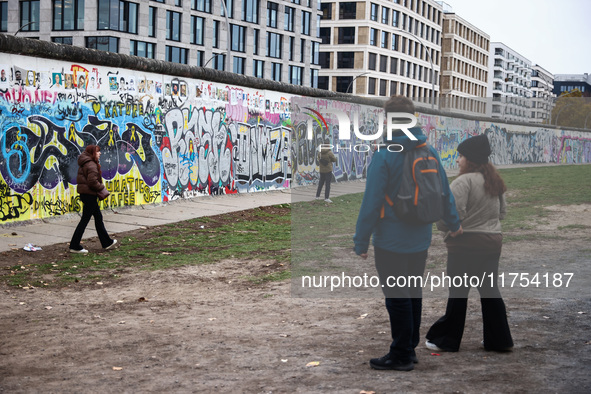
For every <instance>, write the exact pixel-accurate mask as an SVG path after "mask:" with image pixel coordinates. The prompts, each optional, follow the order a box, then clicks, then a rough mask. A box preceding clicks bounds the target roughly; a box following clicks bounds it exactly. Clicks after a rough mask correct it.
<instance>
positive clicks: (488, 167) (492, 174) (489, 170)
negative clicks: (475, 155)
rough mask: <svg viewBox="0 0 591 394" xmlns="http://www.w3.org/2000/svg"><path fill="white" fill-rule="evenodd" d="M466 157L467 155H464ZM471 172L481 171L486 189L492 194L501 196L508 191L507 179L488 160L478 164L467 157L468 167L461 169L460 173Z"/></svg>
mask: <svg viewBox="0 0 591 394" xmlns="http://www.w3.org/2000/svg"><path fill="white" fill-rule="evenodd" d="M464 157H466V156H464ZM470 172H479V173H481V174H482V176H483V177H484V191H485V192H486V194H488V195H490V196H501V195H503V193H505V192H506V191H507V186H506V185H505V181H503V178H501V175H500V174H499V172H498V171H497V169H496V168H495V166H494V165H493V164H492V163H490V162H488V163H486V164H476V163H474V162H472V161H470V160H468V159H466V168H464V170H463V171H460V175H463V174H468V173H470Z"/></svg>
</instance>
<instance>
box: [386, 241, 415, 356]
mask: <svg viewBox="0 0 591 394" xmlns="http://www.w3.org/2000/svg"><path fill="white" fill-rule="evenodd" d="M374 249H375V260H376V269H377V271H378V275H379V277H380V284H381V285H383V287H382V290H383V292H384V295H385V296H386V309H387V310H388V315H389V316H390V331H391V333H392V343H391V345H390V357H391V358H393V359H396V360H400V361H401V362H410V357H411V356H412V355H414V354H415V350H414V349H415V348H416V347H417V345H418V344H419V340H420V332H419V330H420V328H421V313H422V310H423V298H422V297H423V291H422V287H421V286H420V282H417V286H413V285H408V282H409V280H408V278H410V277H413V276H414V277H418V276H421V277H422V276H423V273H424V272H425V264H426V262H427V251H426V250H424V251H422V252H417V253H395V252H390V251H388V250H384V249H380V248H377V247H374ZM398 277H403V278H404V280H405V281H406V283H407V286H406V287H399V286H388V278H398ZM391 280H392V279H390V281H391ZM399 284H402V282H401V281H399Z"/></svg>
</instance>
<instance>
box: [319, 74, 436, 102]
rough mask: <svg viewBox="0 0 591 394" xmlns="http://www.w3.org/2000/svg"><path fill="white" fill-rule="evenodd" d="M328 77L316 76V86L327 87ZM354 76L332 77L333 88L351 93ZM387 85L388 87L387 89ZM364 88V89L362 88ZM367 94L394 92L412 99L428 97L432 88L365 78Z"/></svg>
mask: <svg viewBox="0 0 591 394" xmlns="http://www.w3.org/2000/svg"><path fill="white" fill-rule="evenodd" d="M329 79H330V77H327V76H323V77H319V78H318V88H320V89H325V90H328V89H329ZM353 80H354V77H352V76H337V77H334V82H335V86H333V89H334V90H335V91H337V92H341V93H351V92H352V89H353V88H352V85H353ZM388 87H389V88H390V89H389V91H388ZM362 90H364V89H362ZM366 92H367V94H369V95H377V96H384V97H386V96H392V95H395V94H401V95H406V96H407V97H413V98H414V99H420V98H428V97H431V95H432V92H433V91H432V90H431V89H427V88H422V87H420V86H415V85H412V84H406V83H403V82H398V81H391V80H387V79H377V78H371V77H370V78H367V90H366ZM355 93H358V94H364V93H365V92H364V91H361V92H360V91H356V92H355Z"/></svg>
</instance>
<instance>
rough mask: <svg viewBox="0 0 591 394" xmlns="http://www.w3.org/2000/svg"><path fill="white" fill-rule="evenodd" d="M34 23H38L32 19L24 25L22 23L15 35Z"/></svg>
mask: <svg viewBox="0 0 591 394" xmlns="http://www.w3.org/2000/svg"><path fill="white" fill-rule="evenodd" d="M34 23H37V22H36V21H31V22H29V23H25V24H24V25H22V26H21V27H19V28H18V30H17V31H15V32H14V35H15V36H16V35H17V34H18V33H19V32H20V31H21V30H23V29H24V28H25V27H27V26H29V25H32V24H34Z"/></svg>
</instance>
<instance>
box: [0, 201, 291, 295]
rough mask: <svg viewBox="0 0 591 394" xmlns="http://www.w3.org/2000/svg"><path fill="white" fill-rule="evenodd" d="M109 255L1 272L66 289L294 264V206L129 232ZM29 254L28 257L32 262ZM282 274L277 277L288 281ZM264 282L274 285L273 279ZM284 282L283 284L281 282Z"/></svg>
mask: <svg viewBox="0 0 591 394" xmlns="http://www.w3.org/2000/svg"><path fill="white" fill-rule="evenodd" d="M121 241H122V242H121V243H120V246H119V247H118V248H115V249H113V250H111V251H109V252H105V253H89V254H86V255H82V254H69V253H55V255H54V256H51V257H50V256H48V254H49V252H47V251H44V253H45V255H44V257H45V258H49V260H50V261H51V263H38V264H26V263H23V264H20V265H15V266H12V267H8V268H5V269H3V270H0V281H2V282H4V283H6V284H8V285H11V286H21V287H26V286H34V287H43V286H58V287H59V286H64V285H67V284H70V283H96V282H101V281H103V280H107V279H116V278H118V277H120V276H121V275H122V274H123V273H125V272H126V271H130V270H134V269H143V270H161V269H166V268H170V267H179V266H185V265H196V264H208V263H215V262H217V261H221V260H225V259H241V260H247V259H253V258H256V259H259V260H271V261H275V262H278V263H280V264H282V263H288V262H289V261H290V257H291V252H290V243H291V236H290V208H289V205H287V204H284V205H279V206H274V207H264V208H256V209H252V210H248V211H241V212H234V213H230V214H226V215H218V216H213V217H208V218H198V219H193V220H188V221H184V222H179V223H174V224H169V225H164V226H159V227H153V228H151V229H148V230H144V231H141V230H140V231H133V232H131V233H128V236H125V237H124V238H123V239H122V240H121ZM29 256H30V255H25V257H29ZM282 275H286V274H281V275H278V278H280V277H283V276H282ZM261 280H262V281H270V280H274V279H273V276H269V277H263V278H261ZM277 280H279V279H277Z"/></svg>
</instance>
